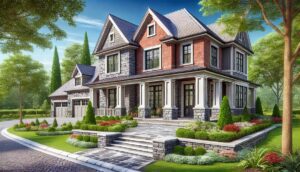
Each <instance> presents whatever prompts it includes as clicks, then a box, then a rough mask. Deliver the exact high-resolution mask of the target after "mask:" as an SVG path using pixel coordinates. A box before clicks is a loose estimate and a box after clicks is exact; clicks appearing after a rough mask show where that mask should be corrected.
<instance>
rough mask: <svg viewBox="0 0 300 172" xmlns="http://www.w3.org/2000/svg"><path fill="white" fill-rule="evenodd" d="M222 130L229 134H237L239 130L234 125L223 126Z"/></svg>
mask: <svg viewBox="0 0 300 172" xmlns="http://www.w3.org/2000/svg"><path fill="white" fill-rule="evenodd" d="M223 130H224V131H229V132H239V131H240V130H241V129H240V127H239V126H236V125H234V124H228V125H225V126H224V128H223Z"/></svg>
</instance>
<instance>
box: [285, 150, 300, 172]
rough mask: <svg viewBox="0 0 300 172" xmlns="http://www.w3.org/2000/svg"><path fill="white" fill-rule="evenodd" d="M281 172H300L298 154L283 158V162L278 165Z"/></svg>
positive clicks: (299, 155)
mask: <svg viewBox="0 0 300 172" xmlns="http://www.w3.org/2000/svg"><path fill="white" fill-rule="evenodd" d="M280 167H281V168H282V171H286V172H288V171H293V172H299V171H300V153H299V152H296V153H295V154H294V155H288V156H285V158H284V161H283V162H281V163H280Z"/></svg>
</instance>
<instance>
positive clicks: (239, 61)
mask: <svg viewBox="0 0 300 172" xmlns="http://www.w3.org/2000/svg"><path fill="white" fill-rule="evenodd" d="M235 64H236V70H237V71H239V72H243V73H244V72H245V65H244V64H245V62H244V54H242V53H240V52H236V59H235Z"/></svg>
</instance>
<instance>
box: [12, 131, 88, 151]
mask: <svg viewBox="0 0 300 172" xmlns="http://www.w3.org/2000/svg"><path fill="white" fill-rule="evenodd" d="M8 132H10V133H12V134H15V135H17V136H20V137H23V138H25V139H28V140H31V141H34V142H38V143H40V144H43V145H46V146H50V147H53V148H56V149H59V150H63V151H66V152H70V153H74V152H78V151H82V150H85V148H78V147H75V146H72V145H70V144H68V143H66V140H67V138H68V137H69V135H58V136H38V135H36V134H35V132H34V131H15V130H14V129H13V128H9V129H8Z"/></svg>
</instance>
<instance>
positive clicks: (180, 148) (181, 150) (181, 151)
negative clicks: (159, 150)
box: [173, 145, 184, 155]
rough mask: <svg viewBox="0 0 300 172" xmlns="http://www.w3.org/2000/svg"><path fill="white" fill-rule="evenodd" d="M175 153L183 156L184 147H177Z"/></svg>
mask: <svg viewBox="0 0 300 172" xmlns="http://www.w3.org/2000/svg"><path fill="white" fill-rule="evenodd" d="M173 153H175V154H178V155H183V154H184V146H180V145H177V146H175V147H174V149H173Z"/></svg>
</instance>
